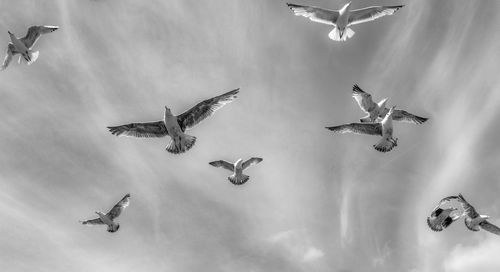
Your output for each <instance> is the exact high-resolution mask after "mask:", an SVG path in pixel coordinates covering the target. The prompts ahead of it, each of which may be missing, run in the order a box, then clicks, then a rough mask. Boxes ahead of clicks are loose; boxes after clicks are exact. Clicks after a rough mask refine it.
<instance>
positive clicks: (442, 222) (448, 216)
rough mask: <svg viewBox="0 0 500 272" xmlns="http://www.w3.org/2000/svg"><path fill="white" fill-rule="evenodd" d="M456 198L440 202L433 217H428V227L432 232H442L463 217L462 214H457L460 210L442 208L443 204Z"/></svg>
mask: <svg viewBox="0 0 500 272" xmlns="http://www.w3.org/2000/svg"><path fill="white" fill-rule="evenodd" d="M456 198H457V197H456V196H451V197H445V198H443V199H442V200H441V201H440V202H439V204H438V205H437V206H436V208H434V210H433V211H432V213H431V216H429V217H427V225H428V226H429V228H430V229H431V230H433V231H442V230H444V229H446V228H447V227H448V226H450V225H451V223H453V222H455V221H456V220H458V219H459V218H460V217H461V215H460V214H457V213H456V211H457V210H458V209H457V208H454V207H451V208H441V205H442V204H444V203H446V202H448V201H450V200H452V199H456Z"/></svg>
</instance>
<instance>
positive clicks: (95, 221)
mask: <svg viewBox="0 0 500 272" xmlns="http://www.w3.org/2000/svg"><path fill="white" fill-rule="evenodd" d="M81 223H82V224H83V225H102V224H104V222H102V220H101V218H94V219H90V220H85V221H81Z"/></svg>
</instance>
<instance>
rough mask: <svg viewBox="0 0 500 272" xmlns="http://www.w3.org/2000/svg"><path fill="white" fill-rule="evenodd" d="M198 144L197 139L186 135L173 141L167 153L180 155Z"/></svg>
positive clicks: (168, 146)
mask: <svg viewBox="0 0 500 272" xmlns="http://www.w3.org/2000/svg"><path fill="white" fill-rule="evenodd" d="M195 143H196V137H195V136H191V135H187V134H184V135H183V136H182V137H180V138H178V139H176V140H174V139H172V140H171V141H170V143H168V145H167V148H166V149H167V151H168V152H170V153H173V154H180V153H184V152H186V151H188V150H189V149H191V147H193V146H194V144H195Z"/></svg>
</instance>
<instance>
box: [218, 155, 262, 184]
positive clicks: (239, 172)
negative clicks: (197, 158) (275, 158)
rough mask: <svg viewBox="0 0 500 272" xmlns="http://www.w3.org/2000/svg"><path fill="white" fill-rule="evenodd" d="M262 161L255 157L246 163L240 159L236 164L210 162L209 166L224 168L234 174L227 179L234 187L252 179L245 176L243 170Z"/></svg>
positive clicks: (222, 161) (221, 161) (220, 161)
mask: <svg viewBox="0 0 500 272" xmlns="http://www.w3.org/2000/svg"><path fill="white" fill-rule="evenodd" d="M262 160H263V159H262V158H256V157H253V158H250V159H248V160H247V161H245V162H243V160H242V159H238V160H237V161H236V162H235V163H234V164H233V163H230V162H227V161H224V160H219V161H213V162H209V164H210V165H212V166H215V167H222V168H224V169H227V170H229V171H231V172H233V174H232V175H231V176H229V177H228V178H227V179H229V181H230V182H231V183H232V184H234V185H242V184H244V183H246V182H247V181H248V180H249V179H250V177H249V176H247V175H244V174H243V170H245V169H247V168H248V167H250V166H252V165H255V164H257V163H259V162H261V161H262Z"/></svg>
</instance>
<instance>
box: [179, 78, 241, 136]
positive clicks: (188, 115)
mask: <svg viewBox="0 0 500 272" xmlns="http://www.w3.org/2000/svg"><path fill="white" fill-rule="evenodd" d="M239 90H240V89H239V88H238V89H235V90H232V91H229V92H227V93H224V94H221V95H219V96H216V97H212V98H209V99H207V100H204V101H202V102H200V103H198V104H196V106H194V107H192V108H191V109H189V110H187V111H185V112H184V113H182V114H181V115H179V116H177V122H178V123H179V126H180V127H181V129H182V131H185V130H186V129H190V128H192V127H194V126H195V125H197V124H199V123H200V122H201V121H203V120H205V118H207V117H209V116H211V115H212V114H213V113H214V112H215V111H217V110H218V109H220V108H222V107H223V106H224V105H226V104H228V103H230V102H232V101H233V100H234V99H235V98H236V94H237V93H238V92H239Z"/></svg>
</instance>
